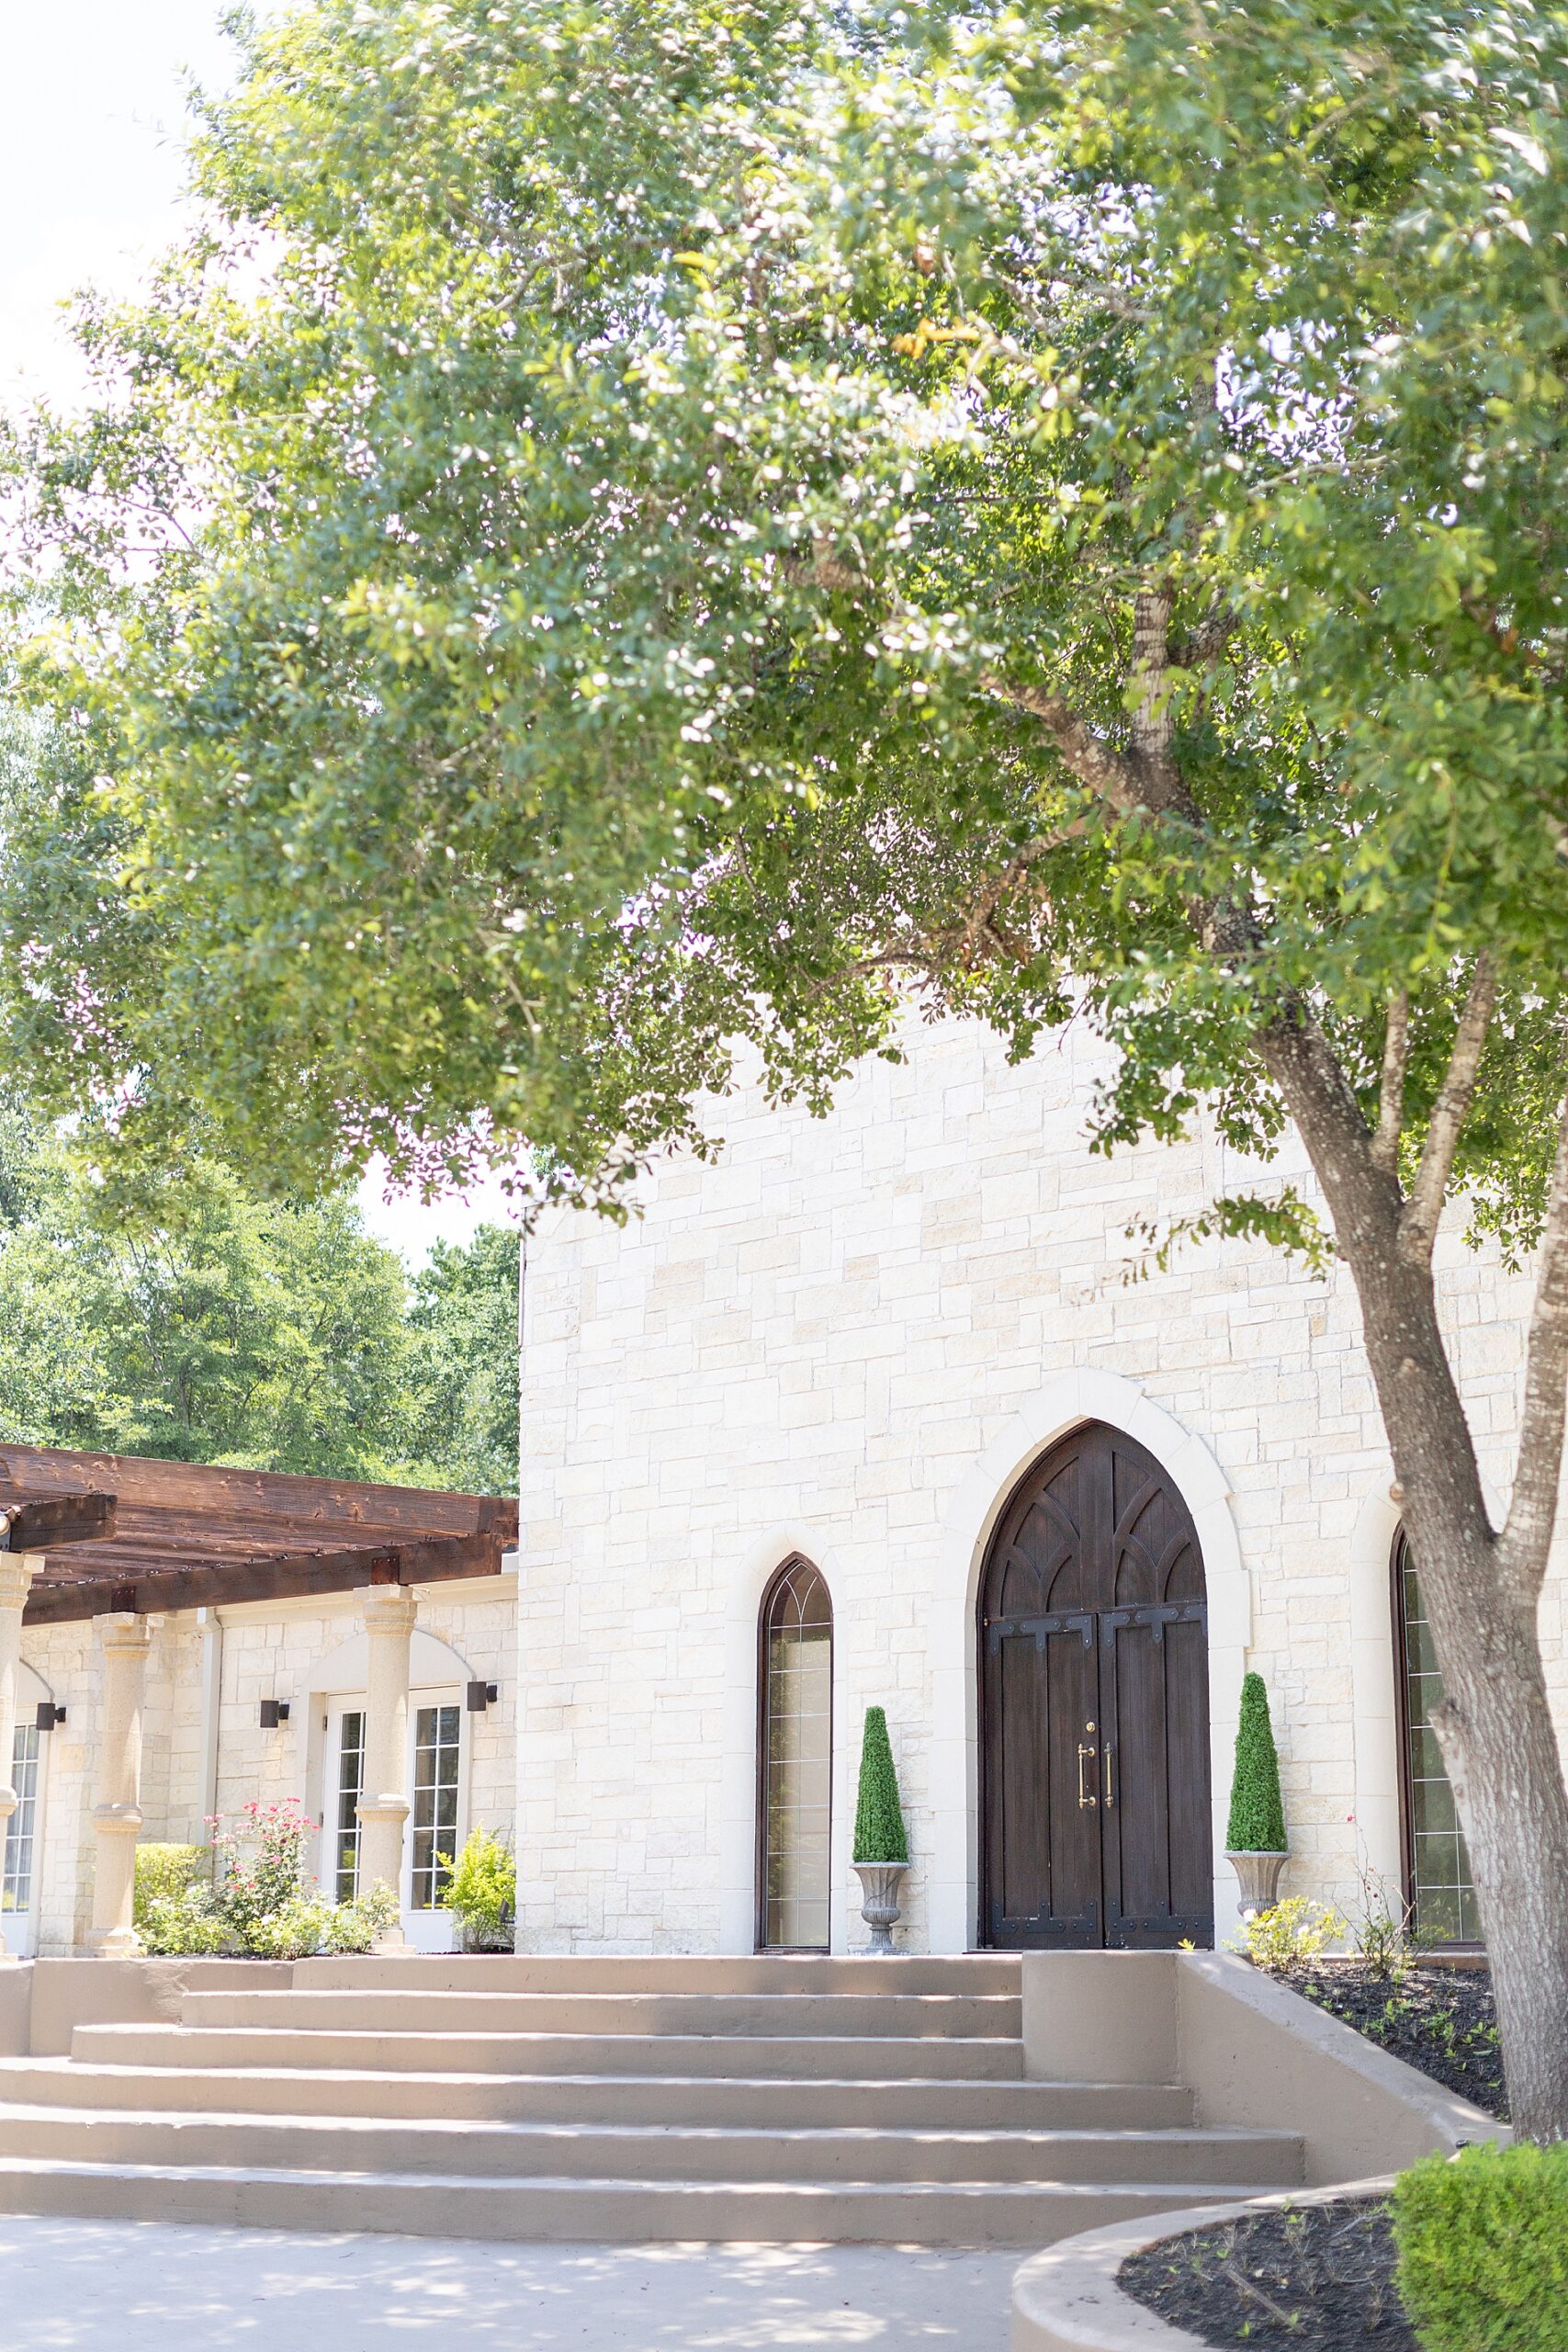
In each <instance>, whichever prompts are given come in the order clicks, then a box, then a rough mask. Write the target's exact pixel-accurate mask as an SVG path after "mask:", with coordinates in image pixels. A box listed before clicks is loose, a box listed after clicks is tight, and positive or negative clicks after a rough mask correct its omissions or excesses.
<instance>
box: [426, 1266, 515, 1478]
mask: <svg viewBox="0 0 1568 2352" xmlns="http://www.w3.org/2000/svg"><path fill="white" fill-rule="evenodd" d="M521 1249H522V1239H521V1236H520V1235H519V1233H518V1232H517V1229H516V1228H515V1227H507V1226H499V1225H487V1226H480V1227H479V1230H478V1232H477V1233H476V1234H475V1235H474V1237H473V1239H472V1240H471V1241H470V1242H469V1243H468V1245H467V1246H466V1247H463V1248H458V1247H457V1245H456V1244H454V1243H452V1242H448V1241H437V1242H436V1243H435V1244H434V1248H433V1249H432V1250H431V1252H430V1255H429V1257H428V1258H427V1259H426V1261H425V1262H424V1264H423V1266H422V1267H421V1268H420V1270H419V1272H418V1273H417V1274H416V1275H415V1277H414V1280H413V1284H412V1297H411V1301H410V1307H409V1317H408V1320H409V1334H410V1346H411V1351H412V1357H413V1363H414V1373H413V1377H412V1381H411V1384H410V1385H411V1390H412V1410H411V1413H410V1416H409V1420H408V1426H407V1430H406V1435H405V1439H404V1443H405V1445H406V1447H407V1450H408V1452H409V1453H410V1454H411V1455H412V1457H413V1458H414V1459H416V1460H423V1461H428V1462H431V1463H439V1464H441V1468H442V1472H443V1483H444V1484H446V1485H449V1486H452V1487H457V1488H459V1489H460V1490H462V1491H463V1492H466V1493H471V1494H479V1495H490V1494H502V1495H504V1494H512V1493H514V1492H515V1490H516V1486H517V1412H518V1371H519V1364H520V1356H519V1350H518V1340H517V1298H518V1281H519V1274H520V1263H519V1261H520V1256H521Z"/></svg>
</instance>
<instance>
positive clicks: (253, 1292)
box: [0, 1097, 518, 1494]
mask: <svg viewBox="0 0 1568 2352" xmlns="http://www.w3.org/2000/svg"><path fill="white" fill-rule="evenodd" d="M145 1212H146V1213H145V1214H144V1215H143V1216H138V1217H136V1218H134V1219H127V1218H124V1217H122V1216H119V1215H118V1213H117V1212H116V1211H115V1210H114V1209H113V1208H111V1206H110V1204H108V1202H107V1200H106V1198H105V1197H104V1194H103V1193H102V1189H101V1187H100V1186H99V1185H97V1184H96V1183H95V1182H94V1181H93V1179H92V1177H91V1175H90V1174H89V1173H87V1172H86V1171H85V1170H84V1169H83V1168H81V1167H80V1166H79V1165H76V1164H74V1163H73V1161H72V1159H70V1158H69V1157H68V1155H67V1154H66V1153H64V1152H63V1151H62V1150H61V1149H60V1148H58V1146H57V1145H56V1144H55V1143H54V1142H53V1141H52V1140H51V1138H50V1136H49V1135H48V1133H47V1131H40V1129H39V1126H38V1125H36V1124H35V1122H34V1121H33V1120H31V1119H30V1118H29V1116H28V1114H27V1112H26V1111H25V1109H24V1108H23V1107H22V1106H21V1105H20V1104H19V1103H18V1102H17V1100H16V1098H14V1097H6V1098H0V1437H4V1438H6V1439H10V1440H13V1441H18V1442H27V1443H29V1444H35V1445H62V1446H80V1447H85V1448H89V1449H96V1450H102V1451H105V1452H109V1453H141V1454H153V1455H157V1456H160V1457H162V1458H164V1459H166V1460H175V1461H182V1462H225V1463H234V1464H242V1465H243V1466H246V1467H251V1468H256V1469H266V1470H294V1471H303V1472H309V1473H315V1474H316V1475H318V1476H344V1477H352V1478H376V1479H390V1480H393V1481H397V1482H400V1483H403V1484H406V1485H410V1486H421V1487H457V1488H461V1489H468V1490H471V1491H476V1492H480V1493H502V1494H506V1493H511V1492H513V1491H514V1490H515V1487H516V1482H517V1278H518V1236H517V1234H516V1232H515V1231H509V1230H507V1229H505V1228H503V1227H499V1226H481V1227H479V1231H478V1232H477V1233H476V1234H475V1235H474V1237H473V1239H472V1240H471V1241H470V1242H469V1243H468V1245H467V1246H466V1247H458V1246H456V1245H454V1244H452V1243H450V1242H437V1243H436V1245H435V1247H434V1249H433V1250H432V1251H431V1254H430V1256H429V1258H428V1260H427V1261H426V1262H425V1264H424V1265H423V1266H422V1267H420V1268H419V1269H418V1270H417V1271H414V1272H410V1270H409V1268H408V1267H407V1266H405V1264H404V1262H403V1261H402V1259H401V1258H400V1256H399V1254H398V1252H397V1251H396V1250H392V1249H390V1248H389V1247H388V1245H387V1244H386V1243H385V1242H383V1241H380V1240H378V1238H377V1237H376V1236H375V1235H374V1234H372V1233H370V1232H368V1231H367V1229H366V1227H365V1224H364V1221H363V1219H362V1217H361V1216H360V1214H359V1211H358V1208H357V1206H356V1205H355V1202H354V1200H353V1198H352V1196H349V1195H346V1194H343V1193H333V1194H328V1195H327V1196H325V1197H324V1198H321V1199H318V1200H313V1201H299V1200H288V1199H285V1200H278V1201H267V1200H263V1199H260V1198H258V1197H257V1196H256V1195H255V1193H252V1192H249V1191H247V1190H246V1188H245V1186H244V1185H243V1183H242V1182H241V1181H240V1180H239V1178H238V1177H237V1176H236V1175H235V1174H234V1172H233V1170H231V1169H230V1168H228V1167H226V1166H225V1165H224V1164H223V1163H222V1162H221V1161H220V1160H219V1159H216V1158H208V1157H203V1158H197V1159H191V1160H189V1161H187V1162H186V1163H185V1164H184V1165H181V1166H179V1167H175V1168H171V1169H170V1170H169V1171H168V1173H167V1176H166V1178H165V1179H164V1182H163V1183H162V1185H161V1186H160V1187H159V1188H158V1190H157V1192H156V1193H155V1194H154V1196H153V1197H152V1198H151V1199H150V1200H149V1201H148V1202H147V1203H146V1204H145Z"/></svg>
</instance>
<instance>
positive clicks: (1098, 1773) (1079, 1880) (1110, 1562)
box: [980, 1424, 1213, 1949]
mask: <svg viewBox="0 0 1568 2352" xmlns="http://www.w3.org/2000/svg"><path fill="white" fill-rule="evenodd" d="M980 1615H981V1623H980V1634H981V1640H980V1719H981V1742H980V1770H981V1825H980V1830H981V1838H980V1842H981V1886H982V1893H981V1929H982V1935H983V1938H984V1939H985V1940H986V1941H987V1942H988V1943H992V1944H999V1945H1002V1946H1005V1947H1012V1948H1029V1947H1036V1948H1040V1949H1050V1948H1053V1947H1062V1946H1068V1947H1080V1948H1081V1947H1084V1946H1089V1947H1093V1946H1096V1945H1100V1944H1105V1943H1110V1944H1113V1945H1122V1944H1127V1945H1170V1944H1174V1943H1179V1942H1181V1941H1183V1940H1186V1939H1190V1940H1191V1941H1192V1942H1194V1943H1199V1944H1201V1943H1204V1942H1209V1941H1212V1940H1213V1894H1212V1860H1211V1852H1210V1843H1211V1837H1212V1826H1211V1819H1210V1806H1209V1748H1208V1636H1207V1628H1206V1611H1205V1607H1204V1593H1203V1564H1202V1557H1201V1552H1200V1550H1199V1545H1198V1539H1197V1532H1196V1530H1195V1529H1194V1528H1193V1525H1192V1521H1191V1518H1190V1514H1189V1512H1188V1510H1187V1508H1186V1505H1185V1504H1184V1502H1183V1501H1182V1499H1181V1497H1180V1496H1179V1493H1178V1492H1177V1491H1176V1489H1175V1487H1173V1486H1172V1485H1171V1483H1170V1481H1169V1479H1168V1476H1167V1475H1166V1473H1165V1471H1164V1470H1163V1469H1162V1467H1161V1466H1160V1464H1158V1463H1156V1461H1155V1459H1154V1457H1153V1456H1152V1455H1151V1454H1149V1453H1147V1452H1146V1451H1145V1448H1144V1447H1142V1446H1140V1445H1139V1444H1137V1443H1136V1442H1135V1441H1134V1440H1133V1439H1131V1438H1129V1437H1127V1436H1125V1435H1124V1434H1123V1433H1122V1431H1121V1430H1111V1429H1109V1428H1107V1427H1105V1426H1104V1425H1103V1424H1091V1425H1090V1426H1089V1427H1087V1428H1085V1429H1082V1430H1075V1431H1074V1432H1073V1433H1072V1435H1071V1436H1070V1437H1068V1438H1066V1439H1064V1440H1063V1442H1061V1444H1060V1445H1058V1446H1055V1447H1054V1448H1053V1449H1052V1451H1051V1453H1049V1454H1048V1455H1047V1456H1046V1457H1045V1458H1044V1460H1043V1462H1042V1463H1040V1464H1037V1465H1036V1467H1035V1469H1034V1471H1033V1472H1032V1474H1031V1476H1029V1477H1028V1478H1027V1479H1025V1480H1024V1481H1023V1483H1022V1484H1021V1487H1019V1489H1018V1491H1017V1493H1016V1494H1015V1495H1014V1496H1013V1497H1012V1498H1011V1499H1010V1502H1009V1504H1008V1506H1007V1508H1006V1509H1005V1510H1004V1511H1003V1513H1002V1516H1001V1519H1000V1520H999V1521H998V1527H997V1532H996V1536H995V1538H994V1539H993V1542H992V1545H991V1549H990V1553H989V1555H988V1557H987V1565H986V1570H985V1574H984V1575H983V1577H982V1579H981V1603H980Z"/></svg>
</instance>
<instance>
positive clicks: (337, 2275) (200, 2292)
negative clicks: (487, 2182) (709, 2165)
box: [0, 2214, 1021, 2352]
mask: <svg viewBox="0 0 1568 2352" xmlns="http://www.w3.org/2000/svg"><path fill="white" fill-rule="evenodd" d="M1020 2258H1021V2257H1020V2256H1018V2255H1017V2254H1015V2253H1002V2254H963V2253H948V2252H945V2251H938V2250H935V2249H932V2248H931V2247H925V2246H922V2247H915V2248H911V2249H908V2250H907V2251H900V2250H898V2249H897V2248H892V2247H886V2246H741V2245H716V2246H698V2245H637V2246H584V2245H486V2244H482V2243H479V2242H469V2241H464V2242H463V2243H461V2244H457V2243H455V2242H454V2241H453V2240H451V2239H449V2238H447V2239H434V2238H398V2237H378V2236H354V2237H348V2236H325V2235H322V2236H316V2235H309V2236H308V2235H305V2234H303V2233H299V2234H296V2233H292V2232H286V2231H280V2230H266V2231H262V2230H222V2229H198V2228H195V2227H191V2226H186V2225H183V2224H180V2223H168V2224H164V2223H158V2222H77V2221H56V2220H52V2219H47V2218H40V2217H38V2216H34V2215H28V2214H10V2215H0V2343H3V2344H4V2346H5V2352H226V2348H227V2347H229V2346H243V2347H247V2348H248V2347H250V2346H255V2347H256V2352H261V2347H263V2346H265V2347H267V2352H275V2347H278V2346H288V2352H393V2347H394V2346H403V2345H409V2344H423V2343H429V2344H430V2345H431V2346H432V2347H433V2352H434V2345H435V2344H436V2342H437V2341H438V2340H440V2341H441V2342H442V2343H443V2345H444V2346H446V2345H457V2344H459V2343H471V2342H476V2341H477V2342H478V2343H479V2345H480V2346H485V2345H494V2346H497V2347H499V2346H502V2345H504V2346H506V2352H566V2347H568V2346H573V2347H577V2352H583V2347H592V2352H664V2347H670V2352H675V2347H680V2352H796V2347H805V2346H824V2347H830V2352H858V2347H860V2346H868V2347H878V2346H880V2347H882V2352H904V2347H906V2346H913V2347H919V2352H944V2347H952V2348H953V2352H959V2347H961V2348H962V2352H1005V2347H1006V2345H1007V2340H1008V2290H1009V2286H1010V2280H1011V2278H1012V2274H1013V2272H1014V2270H1015V2269H1016V2268H1017V2267H1018V2263H1019V2261H1020Z"/></svg>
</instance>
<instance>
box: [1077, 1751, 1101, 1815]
mask: <svg viewBox="0 0 1568 2352" xmlns="http://www.w3.org/2000/svg"><path fill="white" fill-rule="evenodd" d="M1094 1752H1095V1751H1094V1749H1093V1748H1092V1747H1085V1746H1084V1744H1083V1742H1082V1740H1081V1739H1080V1740H1079V1742H1078V1808H1079V1811H1080V1812H1081V1811H1082V1810H1083V1809H1084V1808H1085V1807H1086V1806H1089V1805H1095V1804H1099V1803H1100V1799H1099V1798H1098V1797H1093V1796H1090V1794H1089V1791H1088V1789H1086V1788H1085V1786H1084V1777H1083V1768H1084V1760H1085V1758H1088V1757H1092V1756H1093V1754H1094Z"/></svg>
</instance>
